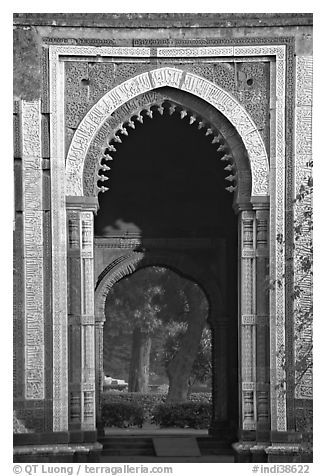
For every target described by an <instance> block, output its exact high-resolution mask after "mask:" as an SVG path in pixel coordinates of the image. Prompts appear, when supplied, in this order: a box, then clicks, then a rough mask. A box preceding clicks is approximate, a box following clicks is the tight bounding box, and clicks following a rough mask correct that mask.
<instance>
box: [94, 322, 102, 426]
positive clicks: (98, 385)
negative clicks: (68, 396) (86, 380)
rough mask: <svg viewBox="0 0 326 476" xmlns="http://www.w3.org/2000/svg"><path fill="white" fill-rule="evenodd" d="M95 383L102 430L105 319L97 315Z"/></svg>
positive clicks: (98, 414) (98, 422) (99, 422)
mask: <svg viewBox="0 0 326 476" xmlns="http://www.w3.org/2000/svg"><path fill="white" fill-rule="evenodd" d="M95 319H96V322H95V385H96V427H97V430H98V431H101V430H102V415H101V404H102V399H101V395H102V392H103V326H104V321H102V320H97V318H96V316H95Z"/></svg>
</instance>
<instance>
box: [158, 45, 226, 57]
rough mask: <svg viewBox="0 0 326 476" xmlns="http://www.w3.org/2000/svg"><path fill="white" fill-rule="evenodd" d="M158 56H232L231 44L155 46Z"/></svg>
mask: <svg viewBox="0 0 326 476" xmlns="http://www.w3.org/2000/svg"><path fill="white" fill-rule="evenodd" d="M157 56H158V57H159V58H171V57H172V58H187V57H188V58H189V57H197V58H198V57H202V58H204V57H206V56H233V46H216V47H213V46H207V47H203V48H200V47H199V48H198V47H197V48H196V47H192V48H181V47H175V48H157Z"/></svg>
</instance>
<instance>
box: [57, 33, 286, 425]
mask: <svg viewBox="0 0 326 476" xmlns="http://www.w3.org/2000/svg"><path fill="white" fill-rule="evenodd" d="M281 40H282V39H278V41H277V43H278V42H280V41H281ZM251 42H252V43H254V44H253V45H251V44H250V43H251ZM225 43H226V44H227V45H229V44H230V41H229V40H227V41H225ZM239 43H241V44H243V43H247V45H246V46H231V48H233V54H234V56H233V58H234V57H235V56H236V57H239V58H240V57H253V56H258V57H259V56H264V57H266V56H271V65H274V67H273V68H271V92H272V96H274V97H275V98H277V101H275V103H274V104H271V114H272V117H271V126H272V127H271V141H270V142H271V152H270V170H271V174H270V177H269V190H268V185H267V184H268V182H267V177H268V175H266V177H265V179H264V180H263V183H264V186H263V187H262V188H261V187H260V188H259V189H258V190H257V188H255V187H257V185H255V183H257V179H258V177H259V175H260V172H258V173H257V174H255V173H254V172H253V174H252V175H253V177H252V178H253V192H254V194H256V195H257V196H258V197H259V196H266V195H268V192H269V191H270V201H271V217H270V218H271V223H270V243H271V249H270V265H271V271H272V273H271V278H272V279H273V278H277V277H278V276H281V275H283V273H284V260H283V256H282V255H280V253H278V250H277V249H276V238H277V235H278V234H283V235H284V232H285V225H284V210H285V202H284V195H285V194H284V192H285V91H286V88H285V86H286V84H285V75H286V68H285V65H286V55H285V53H286V48H287V46H286V44H287V43H289V38H284V44H282V45H280V44H277V45H275V44H273V43H274V42H273V39H271V41H270V43H271V44H265V42H264V41H262V44H261V45H259V44H257V39H250V38H248V39H242V40H241V41H240V40H237V39H236V40H234V44H235V45H236V44H239ZM263 43H264V44H263ZM168 49H169V50H170V53H169V54H170V56H166V58H171V57H172V55H174V57H175V58H180V59H182V58H186V57H187V55H189V54H190V53H189V51H187V52H184V53H182V52H177V49H174V48H168ZM189 49H191V48H187V50H189ZM161 50H162V54H166V52H165V53H163V49H161ZM195 50H196V49H195ZM196 51H197V54H198V53H199V51H200V52H201V53H202V54H203V53H204V52H205V49H204V48H200V49H199V50H196ZM221 51H222V50H221ZM223 51H224V52H225V50H223ZM150 53H151V48H132V47H131V48H114V47H112V48H111V47H110V48H109V47H108V48H106V47H91V46H88V47H84V46H50V47H49V69H50V112H51V158H52V159H51V161H52V165H51V177H52V182H51V184H52V185H51V186H52V190H51V192H52V194H51V200H52V239H53V245H52V266H53V300H54V303H55V306H54V316H53V322H54V340H53V345H54V364H53V371H54V388H53V390H54V402H53V411H54V414H53V425H54V430H57V431H59V430H65V429H67V414H68V411H67V396H66V395H65V393H66V391H67V384H66V382H67V355H66V350H63V349H66V347H65V346H66V343H67V336H66V330H65V329H66V327H67V323H66V320H67V303H66V289H67V287H66V275H65V267H66V229H65V195H66V193H67V192H68V193H69V194H70V193H71V192H72V193H73V194H74V195H81V194H82V181H81V177H82V172H83V170H82V163H83V158H85V156H86V153H87V147H88V141H89V140H91V138H92V137H93V136H94V134H95V132H96V130H97V129H98V127H99V126H100V124H101V121H104V120H105V118H106V117H107V115H108V114H110V113H111V112H112V111H113V110H115V109H116V108H117V107H118V105H119V104H123V102H125V101H127V100H128V98H130V97H134V96H135V95H137V94H140V93H141V92H142V91H145V90H150V89H153V88H154V87H160V86H163V85H167V86H172V87H176V86H175V81H177V85H178V86H179V87H180V89H183V88H184V89H183V90H186V91H189V88H190V92H191V91H192V89H195V88H196V86H197V84H199V83H200V82H201V85H202V86H203V87H204V90H203V92H200V91H199V92H197V94H196V93H194V94H195V95H199V94H202V95H203V96H202V98H203V99H204V100H206V101H207V102H210V103H211V104H212V105H213V106H215V107H218V106H221V108H222V109H221V111H222V112H223V113H224V110H225V108H226V107H227V108H228V111H229V115H230V122H232V124H234V125H235V127H236V128H237V129H238V130H239V129H240V130H242V134H240V135H242V136H244V137H243V141H244V143H245V146H246V147H247V148H249V150H250V151H252V157H251V160H252V161H253V163H252V165H254V162H255V163H256V165H257V170H259V167H258V165H259V166H260V165H261V164H263V170H265V171H266V165H267V155H266V152H265V148H264V146H263V143H262V139H261V138H260V136H259V132H258V131H257V130H256V128H255V125H254V124H253V122H252V121H251V120H250V118H249V116H248V114H247V113H246V111H245V110H244V108H243V107H242V106H240V105H239V104H238V103H237V102H236V101H235V100H234V99H233V98H232V97H231V96H230V95H229V94H227V93H225V91H222V90H221V89H220V88H218V87H217V86H216V85H215V84H213V83H210V82H209V81H207V80H206V79H204V78H200V77H198V76H195V75H193V74H190V73H185V72H183V71H182V70H178V69H175V68H160V69H158V70H156V73H155V70H154V71H151V72H150V73H146V74H143V75H139V77H138V79H139V81H137V82H135V78H132V79H130V80H128V81H126V82H125V83H123V85H120V86H118V87H117V88H114V89H113V90H112V91H110V92H109V93H107V94H106V95H105V96H104V97H103V98H102V99H101V100H100V101H99V103H100V107H98V105H99V104H96V105H95V106H94V107H93V108H92V109H91V110H90V111H89V113H88V114H87V116H86V117H85V118H84V120H83V121H82V123H81V129H80V131H79V132H80V134H79V135H78V134H77V135H75V141H74V142H73V144H72V145H71V149H70V151H69V154H70V155H69V160H70V163H69V165H68V167H67V174H66V175H65V153H64V104H63V101H64V88H63V77H64V71H63V61H62V59H60V56H76V55H77V56H97V55H104V56H112V57H120V56H125V57H127V58H129V60H130V59H131V58H132V57H134V58H142V57H143V58H149V57H150ZM216 54H217V50H216V48H214V56H216ZM224 54H225V53H224ZM188 57H189V56H188ZM191 57H192V58H196V60H200V58H201V57H200V56H196V55H193V56H191ZM208 57H209V56H208V55H207V56H205V58H208ZM160 58H161V59H162V60H164V57H163V56H161V57H160ZM160 70H161V72H162V71H164V73H163V76H162V73H161V74H160ZM171 70H172V71H171ZM169 71H171V74H170V72H169ZM180 74H181V76H180ZM185 80H187V81H185ZM173 83H174V84H173ZM187 85H188V86H187ZM187 87H188V89H186V88H187ZM117 91H118V92H119V93H121V96H116V95H115V93H116V92H117ZM223 99H224V103H223ZM223 108H224V109H223ZM237 113H239V114H240V116H241V117H240V118H239V119H237V117H239V116H237V115H236V114H237ZM232 114H233V115H234V116H232ZM225 115H226V114H225ZM232 119H233V120H232ZM244 133H245V135H244ZM246 136H247V137H246ZM76 139H77V140H76ZM251 139H253V140H252V141H251ZM254 139H255V140H254ZM253 142H254V143H256V144H258V147H253ZM73 145H74V147H75V148H74V149H73V148H72V146H73ZM260 145H262V147H260ZM261 151H264V152H263V155H260V153H261ZM74 152H75V155H73V154H74ZM82 157H83V158H82ZM81 158H82V159H81ZM72 164H74V166H72ZM76 164H77V165H76ZM264 164H266V165H264ZM74 168H75V170H76V171H77V172H78V176H79V178H78V180H77V181H76V179H74V176H73V174H72V170H73V169H74ZM254 169H255V167H253V166H252V170H254ZM63 177H66V184H67V188H66V189H65V183H64V180H63ZM70 180H73V183H74V185H73V186H71V185H70V183H69V181H70ZM76 184H77V185H76ZM262 191H263V193H261V192H262ZM270 325H271V397H272V402H273V404H272V415H271V416H272V429H273V430H278V431H285V430H286V429H287V422H286V398H285V396H284V394H283V392H282V391H281V389H280V388H279V387H278V385H279V384H280V383H281V382H282V381H283V378H284V370H283V367H282V362H281V359H280V357H279V356H278V355H279V354H278V351H279V349H281V348H282V346H284V344H285V290H284V289H283V287H280V288H277V289H276V290H275V291H271V294H270Z"/></svg>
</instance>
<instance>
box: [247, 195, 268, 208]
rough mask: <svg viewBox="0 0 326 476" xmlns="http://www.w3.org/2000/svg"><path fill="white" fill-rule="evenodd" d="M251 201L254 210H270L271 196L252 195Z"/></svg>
mask: <svg viewBox="0 0 326 476" xmlns="http://www.w3.org/2000/svg"><path fill="white" fill-rule="evenodd" d="M250 201H251V204H252V208H253V209H254V210H269V197H251V199H250Z"/></svg>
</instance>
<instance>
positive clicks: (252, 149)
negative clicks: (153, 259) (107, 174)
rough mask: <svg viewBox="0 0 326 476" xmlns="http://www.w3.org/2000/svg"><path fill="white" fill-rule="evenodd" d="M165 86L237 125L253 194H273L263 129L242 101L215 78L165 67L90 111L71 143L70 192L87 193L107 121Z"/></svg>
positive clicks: (107, 96)
mask: <svg viewBox="0 0 326 476" xmlns="http://www.w3.org/2000/svg"><path fill="white" fill-rule="evenodd" d="M163 86H170V87H172V88H176V89H180V90H182V91H186V92H189V93H191V94H193V95H195V96H197V97H199V98H201V99H203V100H204V101H206V102H208V103H209V104H211V105H212V106H214V107H215V108H216V109H217V110H218V111H220V112H221V113H222V114H223V115H224V116H225V117H226V118H227V119H228V120H229V121H230V122H231V124H232V125H233V126H234V127H235V129H236V130H237V132H238V134H239V135H240V137H241V139H242V141H243V143H244V145H245V147H246V149H247V153H248V157H249V162H250V168H251V174H252V190H251V195H252V196H253V197H255V196H256V197H262V196H268V195H269V164H268V157H267V153H266V149H265V146H264V143H263V141H262V138H261V136H260V134H259V131H258V129H257V127H256V125H255V123H254V122H253V120H252V119H251V117H250V116H249V114H248V113H247V111H246V110H245V109H244V108H243V107H242V106H241V104H240V103H239V102H238V101H237V100H236V99H235V98H234V97H233V96H231V94H229V93H227V92H226V91H224V90H223V89H222V88H220V87H219V86H217V85H216V84H214V83H212V82H211V81H209V80H207V79H205V78H203V77H200V76H198V75H195V74H193V73H188V72H185V71H183V70H181V69H177V68H171V67H164V68H158V69H154V70H151V71H149V72H146V73H142V74H139V75H138V76H135V77H133V78H131V79H128V80H127V81H125V82H124V83H122V84H119V85H118V86H116V87H115V88H113V89H111V90H110V91H108V92H107V93H106V94H105V95H104V96H103V97H102V98H101V99H100V100H99V101H98V102H97V103H96V104H95V105H94V106H93V107H92V108H91V109H90V110H89V112H88V113H87V114H86V116H85V117H84V118H83V120H82V121H81V123H80V124H79V126H78V128H77V130H76V132H75V134H74V136H73V139H72V142H71V144H70V147H69V150H68V155H67V161H66V177H65V178H66V195H67V196H83V195H84V190H83V169H84V162H85V158H86V155H87V151H88V149H89V146H90V144H91V142H92V140H93V138H94V136H95V135H96V133H97V131H98V130H99V128H100V127H101V126H102V125H103V123H104V121H105V120H106V119H107V118H108V116H109V115H111V114H112V113H113V112H114V111H115V110H116V109H117V108H118V107H120V106H122V105H123V104H124V103H126V102H127V101H129V100H130V99H132V98H135V97H136V96H138V95H139V94H142V93H145V92H148V91H151V90H153V89H156V88H161V87H163Z"/></svg>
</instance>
